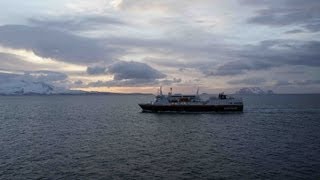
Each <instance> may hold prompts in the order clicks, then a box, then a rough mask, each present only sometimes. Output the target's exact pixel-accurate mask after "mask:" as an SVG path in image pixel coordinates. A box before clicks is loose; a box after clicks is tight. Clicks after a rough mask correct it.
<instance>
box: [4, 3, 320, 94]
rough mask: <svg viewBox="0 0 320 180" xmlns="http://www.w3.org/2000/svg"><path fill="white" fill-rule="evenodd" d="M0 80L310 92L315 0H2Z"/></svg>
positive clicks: (315, 52)
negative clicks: (253, 88)
mask: <svg viewBox="0 0 320 180" xmlns="http://www.w3.org/2000/svg"><path fill="white" fill-rule="evenodd" d="M0 7H2V8H1V9H2V10H1V11H0V82H1V83H0V88H1V85H5V83H9V82H8V81H10V83H12V82H14V81H22V80H23V81H34V82H43V83H46V84H50V85H52V86H55V87H58V88H65V89H72V90H84V91H103V92H126V93H130V92H148V93H149V92H151V93H154V92H155V91H156V90H157V89H158V87H159V86H163V87H164V89H165V90H168V89H169V88H170V87H173V89H174V90H176V91H179V92H188V93H189V92H194V91H196V89H197V87H199V88H200V91H202V92H206V93H218V92H221V91H225V92H235V91H236V90H238V89H240V88H243V87H261V88H262V89H271V90H273V91H274V92H276V93H320V10H319V9H320V1H319V0H277V1H271V0H259V1H257V0H229V1H221V0H197V1H185V0H175V1H172V0H161V1H160V0H159V1H156V0H139V1H136V0H90V1H87V0H46V1H40V0H28V1H22V0H10V1H8V0H2V1H0Z"/></svg>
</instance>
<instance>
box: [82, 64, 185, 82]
mask: <svg viewBox="0 0 320 180" xmlns="http://www.w3.org/2000/svg"><path fill="white" fill-rule="evenodd" d="M87 73H88V74H95V75H99V74H109V75H113V80H110V81H101V80H99V81H96V82H91V83H89V84H88V87H104V86H107V87H125V86H130V87H136V86H151V85H158V84H166V85H167V84H172V83H179V82H181V79H176V78H174V79H172V80H168V79H164V80H160V79H163V78H165V77H166V75H165V74H163V73H161V72H160V71H158V70H156V69H154V68H152V67H151V66H149V65H148V64H145V63H141V62H135V61H115V62H114V63H112V64H110V65H108V66H93V67H88V69H87Z"/></svg>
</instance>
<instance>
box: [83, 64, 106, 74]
mask: <svg viewBox="0 0 320 180" xmlns="http://www.w3.org/2000/svg"><path fill="white" fill-rule="evenodd" d="M106 70H107V68H106V67H104V66H92V67H87V73H88V74H90V75H100V74H106Z"/></svg>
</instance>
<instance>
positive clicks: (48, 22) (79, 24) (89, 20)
mask: <svg viewBox="0 0 320 180" xmlns="http://www.w3.org/2000/svg"><path fill="white" fill-rule="evenodd" d="M28 22H29V23H30V24H31V25H33V26H38V27H43V28H50V29H57V30H67V31H73V32H74V31H76V32H78V31H84V30H93V29H99V28H102V27H104V28H106V27H107V26H122V25H126V23H125V22H123V21H122V20H121V19H120V18H118V17H112V16H106V15H75V16H63V17H60V16H59V17H54V18H52V17H51V18H50V17H49V18H29V19H28Z"/></svg>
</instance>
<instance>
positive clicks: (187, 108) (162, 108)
mask: <svg viewBox="0 0 320 180" xmlns="http://www.w3.org/2000/svg"><path fill="white" fill-rule="evenodd" d="M139 106H140V107H141V108H142V111H143V112H242V111H243V105H153V104H139Z"/></svg>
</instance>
